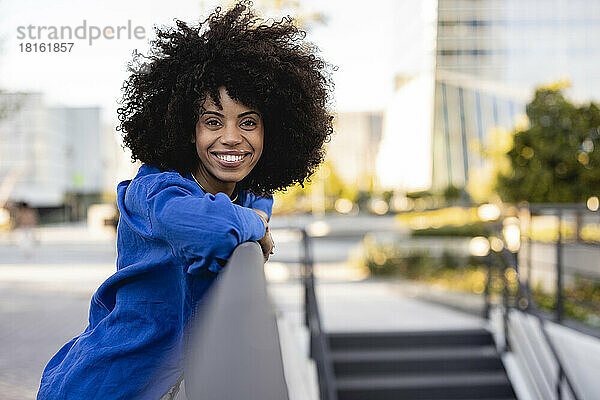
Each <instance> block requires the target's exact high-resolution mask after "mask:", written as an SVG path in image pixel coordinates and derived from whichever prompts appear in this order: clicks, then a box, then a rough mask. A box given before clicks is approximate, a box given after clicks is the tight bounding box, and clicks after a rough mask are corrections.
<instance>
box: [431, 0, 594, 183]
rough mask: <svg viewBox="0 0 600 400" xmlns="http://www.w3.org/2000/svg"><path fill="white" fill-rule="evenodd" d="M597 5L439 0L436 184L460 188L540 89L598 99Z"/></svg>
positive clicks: (580, 0)
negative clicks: (561, 86) (498, 133)
mask: <svg viewBox="0 0 600 400" xmlns="http://www.w3.org/2000/svg"><path fill="white" fill-rule="evenodd" d="M599 37H600V2H599V1H597V0H570V1H567V0H439V1H438V21H437V39H436V41H437V47H436V63H435V64H436V65H435V78H436V84H435V100H434V121H433V125H434V127H433V142H432V149H433V173H432V175H433V176H432V187H433V188H434V189H443V188H445V187H447V186H449V185H453V186H456V187H462V186H464V185H465V184H466V182H467V181H468V179H469V174H470V171H471V170H472V169H474V168H478V167H481V166H482V165H483V163H484V162H485V160H484V158H483V157H482V155H481V153H480V151H479V149H480V148H481V147H480V145H481V144H485V143H486V140H487V137H488V136H489V132H490V130H491V129H493V128H494V127H502V128H506V129H512V128H513V126H514V123H515V119H516V118H517V117H518V116H519V115H522V114H523V113H524V111H525V105H526V104H527V102H528V101H529V100H530V98H531V97H532V96H533V93H534V90H535V88H536V87H538V86H542V85H547V84H551V83H555V82H557V81H560V80H568V81H569V82H570V84H571V87H570V89H569V90H568V91H567V93H566V94H567V96H568V97H570V98H572V99H573V100H575V101H590V100H600V68H598V67H597V66H598V65H600V41H598V40H597V38H599Z"/></svg>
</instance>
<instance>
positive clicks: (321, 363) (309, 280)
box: [301, 229, 337, 400]
mask: <svg viewBox="0 0 600 400" xmlns="http://www.w3.org/2000/svg"><path fill="white" fill-rule="evenodd" d="M301 232H302V245H303V249H304V257H303V258H304V259H303V271H302V280H303V285H304V322H305V324H306V326H307V328H308V330H309V333H310V357H311V358H312V359H313V360H314V361H315V363H316V365H317V376H318V379H319V388H320V393H321V400H337V392H336V389H335V378H334V375H333V364H332V362H331V354H330V351H329V343H328V339H327V336H326V334H325V332H324V331H323V327H322V323H321V317H320V314H319V306H318V304H317V297H316V294H315V276H314V271H313V257H312V249H311V238H310V236H309V235H308V232H306V229H301Z"/></svg>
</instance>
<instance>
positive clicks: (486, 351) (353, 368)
mask: <svg viewBox="0 0 600 400" xmlns="http://www.w3.org/2000/svg"><path fill="white" fill-rule="evenodd" d="M332 361H333V366H334V371H335V374H336V376H339V377H345V376H348V375H360V374H386V373H394V374H395V373H434V372H458V371H469V370H471V371H490V370H502V369H503V365H502V361H501V360H500V357H499V355H498V353H497V351H496V348H495V347H493V346H457V347H441V348H414V349H377V350H350V351H343V350H337V351H335V352H333V353H332Z"/></svg>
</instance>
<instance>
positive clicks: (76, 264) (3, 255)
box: [0, 220, 485, 400]
mask: <svg viewBox="0 0 600 400" xmlns="http://www.w3.org/2000/svg"><path fill="white" fill-rule="evenodd" d="M381 221H383V220H381ZM363 223H365V224H366V223H367V222H363ZM382 224H383V222H382ZM290 232H291V231H290ZM290 232H287V233H286V232H284V231H282V232H280V233H279V234H276V235H275V236H276V243H277V247H276V250H277V251H276V256H275V257H274V258H273V260H272V261H270V262H269V263H267V266H266V270H265V272H266V275H267V278H268V280H269V289H268V290H269V292H270V294H271V296H272V299H273V301H274V303H275V304H276V305H277V307H278V309H279V312H281V313H285V315H286V316H288V317H289V319H290V320H295V321H297V322H298V323H300V321H301V318H302V314H301V313H302V297H301V293H302V292H301V287H300V285H299V283H298V281H297V275H298V268H299V266H298V265H297V264H290V263H289V261H290V260H294V259H296V260H297V259H298V257H299V256H300V253H299V251H298V248H299V244H298V242H297V239H298V237H297V236H295V234H294V233H290ZM103 235H105V236H103ZM106 235H107V236H106ZM37 237H38V240H39V241H38V243H37V244H36V245H35V246H34V247H33V248H32V249H31V250H28V249H27V248H20V247H19V246H18V244H17V243H15V242H14V241H13V240H12V239H11V238H10V237H7V236H4V237H0V260H2V261H1V263H0V394H1V395H0V397H1V398H2V399H6V400H25V399H32V398H35V393H36V392H37V388H38V386H39V379H40V376H41V373H42V370H43V367H44V366H45V364H46V363H47V362H48V360H49V359H50V358H51V357H52V355H53V354H54V353H55V352H56V351H58V350H59V348H60V347H61V346H62V345H63V344H64V343H66V342H67V341H69V340H70V339H71V338H72V337H74V336H76V335H78V334H79V333H81V331H83V329H84V328H85V326H86V325H87V316H88V309H89V301H90V297H91V296H92V294H93V292H94V291H95V290H96V288H97V287H98V286H99V285H100V283H101V282H103V281H104V279H106V278H107V277H108V276H110V275H111V274H112V273H113V271H114V269H115V246H114V237H111V236H110V235H109V234H108V233H106V232H104V233H102V234H99V233H98V232H96V233H90V232H89V231H88V230H87V227H86V226H85V225H75V226H73V225H67V226H63V227H53V228H48V229H47V230H44V229H39V230H38V232H37ZM359 240H360V237H355V238H346V239H343V240H339V241H336V240H329V241H319V242H316V243H315V245H314V251H315V259H316V260H317V264H316V265H315V273H316V276H317V279H318V281H317V282H318V284H317V298H318V301H319V303H320V307H321V313H322V317H323V324H324V327H325V329H326V330H327V331H348V330H411V329H419V330H420V329H445V328H451V327H456V328H459V327H461V328H465V327H475V326H482V324H484V323H485V321H484V320H482V319H480V318H478V317H475V316H473V315H469V314H467V313H462V312H459V311H456V310H453V309H450V308H447V307H443V306H440V305H438V304H434V303H431V302H424V301H421V300H419V299H418V298H416V296H415V290H416V289H415V287H413V286H404V287H403V286H402V285H399V284H398V283H397V282H396V283H390V282H384V281H371V280H368V279H367V280H365V278H366V275H365V274H364V271H361V270H357V269H355V268H352V267H351V264H349V263H348V262H347V259H348V256H349V253H351V252H352V249H354V248H355V247H356V245H357V243H358V241H359Z"/></svg>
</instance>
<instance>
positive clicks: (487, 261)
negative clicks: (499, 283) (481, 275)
mask: <svg viewBox="0 0 600 400" xmlns="http://www.w3.org/2000/svg"><path fill="white" fill-rule="evenodd" d="M483 263H484V265H485V268H486V272H487V278H486V281H485V289H484V293H483V297H484V300H485V304H484V306H483V318H485V319H489V318H490V284H491V282H492V273H493V271H492V261H491V258H490V254H489V253H488V254H487V255H486V256H485V257H484V259H483Z"/></svg>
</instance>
